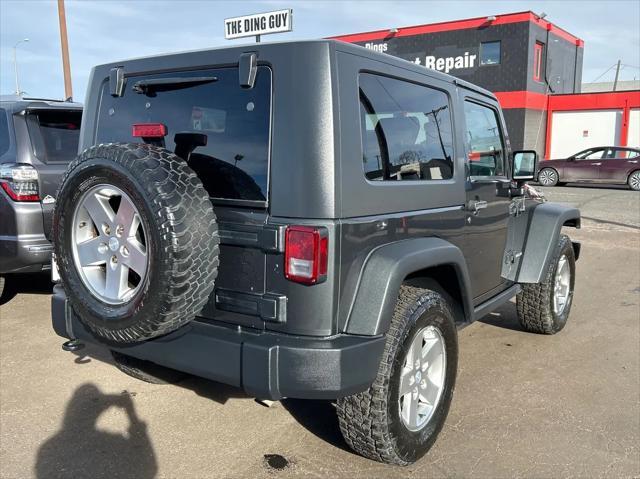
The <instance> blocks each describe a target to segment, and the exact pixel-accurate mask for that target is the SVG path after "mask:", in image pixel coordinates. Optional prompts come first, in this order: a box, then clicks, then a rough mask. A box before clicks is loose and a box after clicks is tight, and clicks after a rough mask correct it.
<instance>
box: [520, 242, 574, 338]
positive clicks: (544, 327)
mask: <svg viewBox="0 0 640 479" xmlns="http://www.w3.org/2000/svg"><path fill="white" fill-rule="evenodd" d="M567 246H568V248H567ZM565 250H566V251H569V252H570V253H569V254H571V255H573V246H572V245H571V239H570V238H569V237H568V236H567V235H564V234H561V235H560V237H559V239H558V244H557V246H556V249H555V252H554V254H553V258H552V259H551V263H550V266H549V271H547V276H546V277H545V279H544V281H543V282H541V283H525V284H522V285H521V286H522V291H521V292H520V293H518V295H517V297H516V310H517V313H518V319H519V321H520V324H521V325H522V327H523V328H524V329H525V330H526V331H528V332H530V333H537V334H555V333H557V332H558V331H559V328H558V327H557V324H556V322H555V320H554V317H553V314H554V313H553V310H552V307H551V295H552V294H553V288H554V275H555V269H556V268H555V265H556V264H557V262H558V260H559V259H560V255H561V254H562V253H563V251H565Z"/></svg>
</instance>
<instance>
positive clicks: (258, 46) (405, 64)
mask: <svg viewBox="0 0 640 479" xmlns="http://www.w3.org/2000/svg"><path fill="white" fill-rule="evenodd" d="M318 44H326V45H327V46H328V47H329V48H330V49H332V51H340V52H346V53H351V54H354V55H358V56H361V57H367V58H371V59H373V60H376V61H381V62H384V63H387V64H391V65H394V66H397V67H399V68H404V69H407V70H411V71H414V72H416V73H420V74H423V75H425V74H426V75H428V76H431V77H433V78H437V79H439V80H442V81H446V82H450V83H455V84H456V85H458V86H461V87H464V88H467V89H469V90H473V91H475V92H478V93H480V94H482V95H485V96H488V97H490V98H493V99H496V97H495V95H494V94H493V93H491V92H490V91H488V90H485V89H484V88H481V87H479V86H477V85H474V84H472V83H469V82H467V81H465V80H462V79H460V78H456V77H454V76H452V75H448V74H446V73H442V72H438V71H436V70H432V69H429V68H426V67H425V66H422V65H417V64H415V63H412V62H409V61H407V60H403V59H401V58H398V57H395V56H393V55H389V54H386V53H379V52H376V51H373V50H371V49H368V48H364V47H361V46H359V45H354V44H351V43H346V42H342V41H339V40H332V39H320V40H297V41H283V42H266V43H249V44H247V43H245V44H234V45H232V46H231V45H229V46H222V47H215V48H206V49H200V50H190V51H183V52H175V53H166V54H160V55H151V56H146V57H138V58H131V59H128V60H122V61H116V62H110V63H106V64H101V65H97V66H96V67H94V70H96V69H107V68H113V67H118V66H124V67H125V70H126V65H127V64H129V63H138V62H144V63H146V64H148V62H149V61H150V60H158V62H161V63H165V64H166V63H170V62H171V60H172V59H174V58H178V57H180V56H183V55H189V54H194V55H201V54H206V53H212V54H215V53H216V52H221V51H225V52H233V51H236V52H237V54H238V56H239V55H240V54H241V53H246V52H256V53H257V54H258V58H259V59H260V53H261V52H264V53H265V54H268V52H269V51H274V50H275V49H277V50H287V49H304V48H305V47H307V46H310V45H318ZM213 62H215V60H213Z"/></svg>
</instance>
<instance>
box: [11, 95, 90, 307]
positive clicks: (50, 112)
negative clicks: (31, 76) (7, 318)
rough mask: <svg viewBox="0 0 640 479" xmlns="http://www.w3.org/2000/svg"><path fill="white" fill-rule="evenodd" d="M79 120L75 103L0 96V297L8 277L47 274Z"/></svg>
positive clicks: (74, 152) (76, 144)
mask: <svg viewBox="0 0 640 479" xmlns="http://www.w3.org/2000/svg"><path fill="white" fill-rule="evenodd" d="M81 118H82V106H81V105H80V104H78V103H71V102H65V101H56V100H43V99H35V98H33V99H31V98H22V97H17V96H2V97H0V219H1V221H0V296H2V290H3V289H4V288H5V287H7V285H8V282H10V281H11V275H12V274H14V273H34V272H40V271H47V272H48V273H49V272H50V269H51V251H52V246H51V243H50V242H49V240H48V239H47V235H48V234H49V232H50V229H51V218H52V215H53V207H54V204H55V198H56V190H57V189H58V186H59V185H60V180H61V179H62V173H63V172H64V171H65V169H66V168H67V165H68V164H69V162H70V161H71V160H72V159H73V158H75V156H76V155H77V153H78V139H79V137H80V120H81Z"/></svg>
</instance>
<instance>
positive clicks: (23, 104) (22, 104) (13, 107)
mask: <svg viewBox="0 0 640 479" xmlns="http://www.w3.org/2000/svg"><path fill="white" fill-rule="evenodd" d="M0 107H1V108H3V109H5V110H9V111H10V112H12V113H16V112H19V111H22V110H28V109H36V108H42V109H45V108H46V109H52V110H54V109H60V110H82V103H77V102H71V101H63V100H53V99H46V98H31V97H23V96H18V95H0Z"/></svg>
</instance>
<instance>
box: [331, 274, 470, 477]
mask: <svg viewBox="0 0 640 479" xmlns="http://www.w3.org/2000/svg"><path fill="white" fill-rule="evenodd" d="M457 365H458V339H457V332H456V326H455V321H454V316H453V313H452V308H451V306H450V305H449V304H447V301H446V300H445V299H444V297H443V296H442V295H440V294H439V293H436V292H434V291H429V290H425V289H420V288H415V287H411V286H402V287H401V289H400V295H399V297H398V302H397V305H396V309H395V312H394V315H393V319H392V321H391V326H390V328H389V331H388V333H387V342H386V345H385V349H384V353H383V355H382V359H381V361H380V366H379V369H378V375H377V377H376V379H375V381H374V382H373V384H372V385H371V386H370V387H369V389H368V390H366V391H364V392H362V393H358V394H354V395H352V396H348V397H345V398H341V399H339V400H338V404H337V412H338V419H339V423H340V430H341V431H342V434H343V436H344V438H345V440H346V441H347V443H348V444H349V446H351V448H352V449H354V450H355V451H356V452H358V453H359V454H361V455H363V456H365V457H368V458H370V459H373V460H376V461H380V462H385V463H388V464H398V465H408V464H411V463H413V462H415V461H416V460H418V459H419V458H420V457H422V456H423V455H424V454H425V453H426V452H427V451H428V450H429V449H430V448H431V446H432V445H433V444H434V442H435V441H436V438H437V436H438V433H439V432H440V430H441V429H442V426H443V425H444V422H445V419H446V417H447V414H448V412H449V406H450V404H451V399H452V396H453V389H454V385H455V380H456V372H457Z"/></svg>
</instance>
